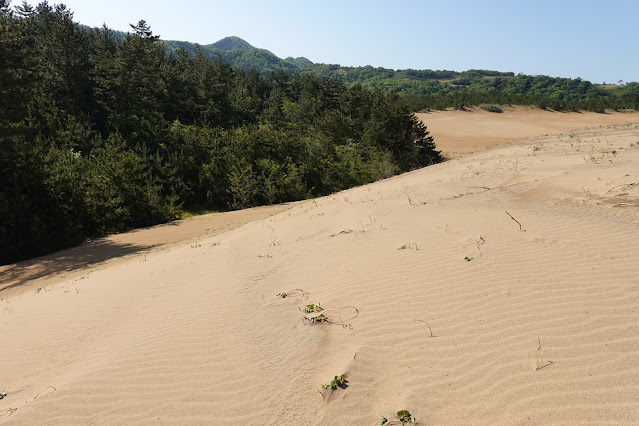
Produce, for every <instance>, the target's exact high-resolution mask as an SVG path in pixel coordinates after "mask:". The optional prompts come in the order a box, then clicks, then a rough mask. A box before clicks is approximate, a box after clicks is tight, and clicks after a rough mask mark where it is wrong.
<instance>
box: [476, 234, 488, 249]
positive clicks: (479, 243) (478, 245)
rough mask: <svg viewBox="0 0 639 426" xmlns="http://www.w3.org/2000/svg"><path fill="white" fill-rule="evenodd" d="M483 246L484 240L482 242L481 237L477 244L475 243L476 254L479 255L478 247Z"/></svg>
mask: <svg viewBox="0 0 639 426" xmlns="http://www.w3.org/2000/svg"><path fill="white" fill-rule="evenodd" d="M484 244H486V240H484V239H483V238H482V236H481V235H480V236H479V240H477V242H476V243H475V248H476V249H477V253H479V247H481V246H483V245H484Z"/></svg>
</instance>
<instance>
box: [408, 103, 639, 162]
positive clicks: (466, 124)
mask: <svg viewBox="0 0 639 426" xmlns="http://www.w3.org/2000/svg"><path fill="white" fill-rule="evenodd" d="M503 109H504V112H503V113H493V112H487V111H484V110H481V109H479V108H473V109H470V110H468V111H459V110H448V111H433V112H429V113H420V114H417V116H418V117H419V118H420V119H421V120H423V121H424V122H425V123H426V125H427V126H428V130H429V131H430V134H431V135H432V136H433V137H434V138H435V142H436V143H437V148H438V149H440V150H441V151H442V153H443V154H444V155H446V156H448V157H449V158H457V157H459V156H460V155H463V154H468V153H471V152H475V151H477V150H478V149H484V148H491V147H495V146H499V145H504V144H508V143H510V142H513V141H515V140H520V139H526V138H531V137H536V136H542V135H546V134H552V133H560V132H570V131H573V130H578V129H582V128H584V127H590V126H595V125H597V126H599V125H605V126H608V125H615V124H629V123H637V122H639V111H625V112H609V113H606V114H598V113H594V112H587V111H584V112H579V113H577V112H553V111H544V110H540V109H538V108H532V107H521V106H517V107H503Z"/></svg>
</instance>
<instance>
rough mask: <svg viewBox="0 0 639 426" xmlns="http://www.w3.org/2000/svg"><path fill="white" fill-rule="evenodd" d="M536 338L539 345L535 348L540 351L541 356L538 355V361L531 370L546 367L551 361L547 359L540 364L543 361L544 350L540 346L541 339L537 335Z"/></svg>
mask: <svg viewBox="0 0 639 426" xmlns="http://www.w3.org/2000/svg"><path fill="white" fill-rule="evenodd" d="M537 340H538V341H539V347H538V348H537V350H538V351H540V352H541V356H540V357H539V363H538V364H537V366H536V367H535V369H534V370H533V371H537V370H541V369H542V368H544V367H548V366H549V365H550V364H552V361H548V362H547V363H546V364H544V365H542V364H543V362H544V350H543V349H542V348H541V339H540V338H539V337H538V338H537Z"/></svg>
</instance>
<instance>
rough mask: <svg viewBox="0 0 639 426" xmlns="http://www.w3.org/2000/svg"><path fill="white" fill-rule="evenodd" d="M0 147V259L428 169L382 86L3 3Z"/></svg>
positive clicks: (427, 140) (414, 131)
mask: <svg viewBox="0 0 639 426" xmlns="http://www.w3.org/2000/svg"><path fill="white" fill-rule="evenodd" d="M237 46H238V44H237V43H231V44H230V48H231V51H235V50H237V49H234V47H237ZM240 46H241V43H240ZM222 47H225V46H222ZM226 47H229V46H226ZM243 47H246V46H243ZM298 59H299V60H297V61H296V62H291V63H297V65H296V68H299V66H305V65H308V63H307V61H304V60H302V59H300V58H298ZM294 61H295V60H294ZM0 144H1V145H0V173H1V174H0V176H1V180H0V217H1V218H2V220H1V221H0V264H7V263H11V262H15V261H18V260H21V259H26V258H29V257H34V256H39V255H43V254H46V253H49V252H52V251H54V250H58V249H61V248H65V247H69V246H72V245H75V244H78V243H81V242H83V241H86V240H87V239H88V238H92V237H96V236H101V235H106V234H109V233H114V232H120V231H124V230H128V229H132V228H136V227H144V226H149V225H154V224H158V223H163V222H167V221H170V220H173V219H176V218H180V217H183V216H184V215H185V213H187V212H193V211H207V210H225V209H241V208H246V207H250V206H256V205H263V204H271V203H280V202H287V201H292V200H300V199H305V198H309V197H316V196H321V195H326V194H330V193H333V192H335V191H339V190H342V189H345V188H349V187H352V186H355V185H361V184H365V183H369V182H373V181H375V180H378V179H383V178H386V177H389V176H392V175H394V174H397V173H400V172H404V171H408V170H411V169H415V168H419V167H423V166H427V165H430V164H433V163H437V162H439V161H441V160H442V158H441V156H440V153H439V152H438V151H437V150H436V147H435V144H434V142H433V139H432V137H430V136H429V134H428V131H427V128H426V127H425V126H424V124H423V123H421V122H420V121H419V120H418V119H417V118H416V116H415V115H414V114H413V111H412V109H411V107H410V106H409V105H408V103H406V102H405V101H404V100H403V99H402V97H401V96H400V94H399V93H397V92H396V91H389V90H383V89H382V88H372V87H367V86H366V85H363V84H358V83H355V84H350V83H349V82H348V81H347V80H345V79H344V78H342V77H341V76H337V75H320V74H317V73H304V72H300V70H298V69H278V70H273V71H272V72H268V73H264V72H261V71H260V70H259V69H256V68H253V67H249V68H246V67H237V66H233V65H231V64H230V63H229V62H228V61H226V60H224V59H223V58H222V57H221V56H220V55H217V57H209V56H207V55H206V54H205V53H204V52H203V50H201V49H195V50H192V51H189V50H187V49H185V48H172V49H169V48H167V45H166V44H165V43H164V42H163V41H161V40H160V39H159V37H158V36H156V35H154V34H153V32H152V30H151V28H150V26H149V25H148V24H147V23H146V22H145V21H139V22H138V23H137V24H135V25H132V26H131V31H130V32H129V33H126V34H124V33H119V34H118V33H115V32H114V31H111V30H110V29H108V28H106V27H104V28H100V29H87V28H86V27H83V26H81V25H79V24H78V23H76V22H74V20H73V14H72V12H71V11H70V10H69V9H68V8H66V7H65V6H64V5H50V4H48V3H47V2H42V3H40V4H38V5H37V6H31V5H29V4H28V3H26V2H23V3H22V4H20V5H16V6H13V5H11V4H10V2H9V1H8V0H0Z"/></svg>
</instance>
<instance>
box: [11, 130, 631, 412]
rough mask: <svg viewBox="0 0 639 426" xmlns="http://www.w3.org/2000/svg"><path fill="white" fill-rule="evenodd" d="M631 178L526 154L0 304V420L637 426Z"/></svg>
mask: <svg viewBox="0 0 639 426" xmlns="http://www.w3.org/2000/svg"><path fill="white" fill-rule="evenodd" d="M429 125H430V124H429ZM435 129H436V126H435V125H433V126H432V130H433V133H434V132H435ZM638 165H639V126H637V125H631V126H617V127H598V128H592V129H588V130H582V131H576V132H572V133H566V134H561V135H554V136H543V137H535V138H531V139H527V140H522V141H519V142H517V143H515V144H512V145H508V146H504V147H500V148H496V149H492V150H485V151H481V152H477V153H474V154H470V155H466V156H463V157H461V158H458V159H455V160H451V161H449V162H446V163H442V164H438V165H435V166H432V167H428V168H425V169H422V170H417V171H414V172H411V173H407V174H404V175H401V176H397V177H394V178H392V179H388V180H385V181H382V182H377V183H375V184H371V185H367V186H363V187H359V188H355V189H352V190H349V191H345V192H342V193H339V194H335V195H333V196H330V197H325V198H321V199H317V200H313V201H309V202H306V203H303V204H300V205H296V206H293V207H291V208H289V209H288V210H286V211H283V212H280V213H278V214H276V215H274V216H271V217H269V218H266V219H261V220H258V221H254V222H251V223H247V224H244V225H243V226H241V227H239V228H237V229H234V230H231V231H228V232H224V233H221V234H217V235H213V236H209V237H203V238H199V239H198V240H197V243H195V244H194V243H193V242H192V241H189V242H188V243H183V244H177V245H173V246H172V247H171V248H170V249H165V250H151V251H149V252H148V253H147V254H146V256H144V255H131V256H129V257H127V258H126V259H124V260H123V261H120V262H117V263H113V264H111V265H107V266H106V267H104V268H102V269H99V270H93V271H90V272H87V273H85V274H84V275H82V276H81V277H77V278H75V279H73V280H70V279H68V278H67V279H66V280H65V279H60V278H59V277H57V278H56V277H54V278H51V279H50V280H46V278H42V280H43V281H41V284H39V288H42V289H41V290H38V289H37V288H34V287H33V286H30V287H23V288H22V290H21V291H18V292H14V293H13V294H11V295H10V296H9V297H6V294H8V293H0V296H3V295H5V297H4V299H3V300H2V301H0V312H1V313H0V317H1V328H0V329H1V330H2V343H3V348H2V351H1V352H0V363H1V364H2V366H3V374H2V375H1V376H0V377H1V379H0V388H2V389H0V390H6V391H8V395H7V397H6V398H4V399H2V400H0V413H3V412H5V411H6V410H7V409H9V408H16V409H17V410H15V411H14V412H12V414H11V412H7V413H6V414H4V415H3V416H2V417H0V422H1V423H5V424H61V425H63V424H64V425H68V424H148V423H180V424H182V423H196V424H252V425H253V424H255V425H263V424H287V425H288V424H291V425H351V424H358V425H359V424H363V425H367V424H370V425H374V424H376V423H377V422H378V421H379V419H380V418H381V417H382V416H385V417H387V418H389V419H391V418H393V415H394V413H395V412H396V411H398V410H402V409H406V410H409V411H410V412H411V413H412V414H413V416H414V417H415V418H416V419H417V421H418V423H419V424H548V423H554V424H571V425H573V424H586V423H592V424H639V386H638V385H639V264H638V263H637V259H639V243H638V242H637V235H639V174H638V172H637V170H639V167H638ZM506 212H508V213H510V215H511V216H512V218H511V216H509V215H508V214H507V213H506ZM519 224H521V230H520V225H519ZM466 258H468V259H470V260H465V259H466ZM27 289H28V291H27ZM294 289H302V290H304V291H305V292H308V298H307V299H306V300H302V297H301V295H302V293H300V292H299V291H296V290H294ZM15 290H16V289H14V291H15ZM281 292H288V293H289V294H290V297H287V298H280V297H277V296H276V295H277V294H278V293H281ZM307 303H321V306H322V307H324V308H335V309H337V308H340V307H345V306H354V307H356V308H357V309H358V311H359V314H358V315H355V311H354V310H353V309H346V310H344V311H342V320H343V326H342V324H341V323H339V321H338V320H337V318H336V316H332V317H331V319H332V320H333V321H337V322H338V324H332V325H331V324H325V323H315V324H308V323H303V322H302V321H301V317H300V313H299V311H298V309H297V305H299V304H307ZM540 345H541V346H540ZM340 374H345V375H346V378H347V380H348V383H347V385H348V387H347V388H346V389H339V388H338V389H336V390H334V391H332V392H328V393H325V394H323V395H322V394H320V392H319V390H320V388H321V385H322V384H323V383H327V382H328V381H330V380H331V379H332V378H333V377H334V376H335V375H340ZM49 386H52V387H49ZM41 391H42V393H40V394H39V395H38V393H39V392H41ZM36 396H37V398H36Z"/></svg>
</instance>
